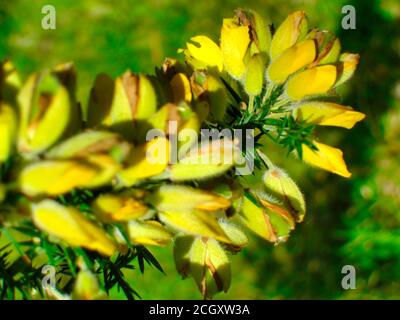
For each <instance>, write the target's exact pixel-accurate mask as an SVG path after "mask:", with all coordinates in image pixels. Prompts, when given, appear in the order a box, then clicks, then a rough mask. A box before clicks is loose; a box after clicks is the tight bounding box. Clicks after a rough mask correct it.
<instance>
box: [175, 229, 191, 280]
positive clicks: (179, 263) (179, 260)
mask: <svg viewBox="0 0 400 320" xmlns="http://www.w3.org/2000/svg"><path fill="white" fill-rule="evenodd" d="M194 240H195V237H193V236H188V235H181V236H177V237H176V238H175V241H174V260H175V267H176V270H177V271H178V273H179V274H180V275H181V276H182V278H183V279H184V278H186V277H187V276H189V274H190V249H191V247H192V245H193V242H194Z"/></svg>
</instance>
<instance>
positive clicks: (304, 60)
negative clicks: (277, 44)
mask: <svg viewBox="0 0 400 320" xmlns="http://www.w3.org/2000/svg"><path fill="white" fill-rule="evenodd" d="M316 53H317V52H316V47H315V43H314V41H313V40H306V41H302V42H300V43H298V44H296V45H294V46H293V47H291V48H289V49H287V50H285V51H284V52H283V53H282V54H281V55H280V56H278V57H277V58H276V59H275V60H274V61H272V63H271V64H270V66H269V68H268V77H269V79H270V80H271V81H272V82H275V83H277V84H282V83H284V82H285V81H286V79H287V78H288V77H289V76H290V75H291V74H292V73H295V72H296V71H298V70H300V69H301V68H303V67H305V66H306V65H308V64H310V63H311V62H313V61H314V59H315V57H316Z"/></svg>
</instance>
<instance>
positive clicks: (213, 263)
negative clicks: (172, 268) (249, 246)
mask: <svg viewBox="0 0 400 320" xmlns="http://www.w3.org/2000/svg"><path fill="white" fill-rule="evenodd" d="M190 274H191V276H192V277H193V279H194V280H195V282H196V284H197V287H198V288H199V290H200V292H201V294H202V295H203V297H204V298H206V299H211V298H212V296H213V295H215V294H216V293H218V292H221V291H224V292H227V291H228V289H229V287H230V283H231V267H230V261H229V258H228V256H227V254H226V252H225V251H224V249H223V248H222V247H221V245H220V244H219V243H218V242H217V241H215V240H213V239H204V238H196V239H195V240H194V241H193V244H192V247H191V249H190Z"/></svg>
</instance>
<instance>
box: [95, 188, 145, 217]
mask: <svg viewBox="0 0 400 320" xmlns="http://www.w3.org/2000/svg"><path fill="white" fill-rule="evenodd" d="M91 207H92V209H93V212H94V213H95V214H96V215H97V216H98V217H99V218H100V219H101V220H103V221H106V222H110V221H129V220H132V219H139V218H142V217H144V216H146V214H147V213H148V212H149V210H150V209H149V208H148V207H147V206H146V205H145V204H143V203H142V202H140V201H139V200H136V199H135V198H133V197H132V196H129V195H123V194H121V195H120V194H103V195H100V196H99V197H98V198H96V200H94V201H93V203H92V205H91Z"/></svg>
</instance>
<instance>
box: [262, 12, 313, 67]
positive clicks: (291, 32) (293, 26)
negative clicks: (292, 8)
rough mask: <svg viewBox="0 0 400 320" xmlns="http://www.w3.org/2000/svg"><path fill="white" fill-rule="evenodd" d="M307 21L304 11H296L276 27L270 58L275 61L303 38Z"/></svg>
mask: <svg viewBox="0 0 400 320" xmlns="http://www.w3.org/2000/svg"><path fill="white" fill-rule="evenodd" d="M307 29H308V21H307V17H306V15H305V13H304V11H296V12H294V13H292V14H291V15H289V16H288V17H287V18H286V19H285V21H283V22H282V24H281V25H280V26H279V27H278V29H277V30H276V32H275V33H274V35H273V37H272V41H271V49H270V56H271V59H272V60H273V59H275V58H276V57H278V56H279V55H280V54H281V53H283V52H284V51H285V50H286V49H288V48H290V47H291V46H293V45H294V44H295V43H296V42H298V41H301V40H303V39H304V38H305V36H306V34H307Z"/></svg>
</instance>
